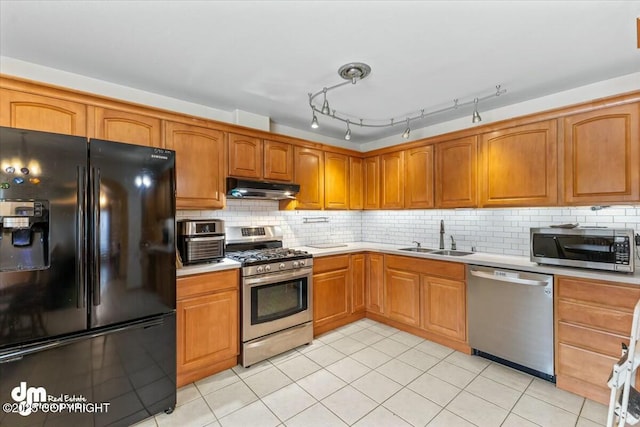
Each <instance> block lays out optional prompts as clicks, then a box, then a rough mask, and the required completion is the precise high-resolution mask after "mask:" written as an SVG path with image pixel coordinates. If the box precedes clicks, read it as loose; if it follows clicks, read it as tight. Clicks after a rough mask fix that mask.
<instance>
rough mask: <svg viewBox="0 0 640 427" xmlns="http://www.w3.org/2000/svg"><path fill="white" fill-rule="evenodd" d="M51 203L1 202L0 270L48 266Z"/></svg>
mask: <svg viewBox="0 0 640 427" xmlns="http://www.w3.org/2000/svg"><path fill="white" fill-rule="evenodd" d="M49 263H50V260H49V202H48V201H46V200H30V201H23V200H7V199H4V200H0V271H29V270H42V269H45V268H48V267H49Z"/></svg>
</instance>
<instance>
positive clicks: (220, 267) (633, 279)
mask: <svg viewBox="0 0 640 427" xmlns="http://www.w3.org/2000/svg"><path fill="white" fill-rule="evenodd" d="M340 245H342V246H339V247H335V248H322V249H319V248H313V247H310V246H296V247H293V248H292V249H299V250H304V251H307V252H309V253H310V254H312V255H313V256H314V258H319V257H325V256H332V255H345V254H352V253H358V252H375V253H383V254H388V255H397V256H405V257H414V258H422V259H431V260H437V261H448V262H457V263H461V264H471V265H481V266H485V267H497V268H504V269H510V270H521V271H528V272H532V273H542V274H553V275H556V276H567V277H576V278H583V279H592V280H604V281H608V282H618V283H625V284H629V285H635V286H640V269H638V270H636V272H635V273H633V274H629V273H614V272H607V271H600V270H587V269H582V268H574V267H557V266H550V265H538V264H536V263H533V262H531V261H529V259H528V258H525V257H518V256H511V255H499V254H491V253H486V252H475V253H473V254H471V255H466V256H448V255H430V254H428V253H415V252H409V251H402V250H400V249H401V248H403V247H406V245H391V244H387V243H373V242H350V243H341V244H340ZM344 245H346V246H344ZM240 267H241V265H240V263H239V262H237V261H233V260H231V259H228V258H225V259H223V260H222V261H220V262H217V263H212V264H197V265H192V266H186V267H183V268H180V269H177V270H176V277H185V276H191V275H194V274H203V273H213V272H216V271H224V270H231V269H237V268H240Z"/></svg>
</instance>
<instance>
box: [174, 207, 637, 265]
mask: <svg viewBox="0 0 640 427" xmlns="http://www.w3.org/2000/svg"><path fill="white" fill-rule="evenodd" d="M321 217H322V218H327V221H328V222H317V223H311V222H309V223H305V220H304V219H305V218H308V220H309V221H314V220H318V218H321ZM186 218H219V219H223V220H224V221H225V223H226V224H227V225H279V226H281V227H282V230H283V233H284V245H285V246H291V247H295V246H303V245H307V244H315V243H341V242H357V241H365V242H376V243H392V244H399V245H407V246H412V243H411V242H412V241H414V240H416V241H419V242H421V243H422V246H424V247H430V248H437V247H438V243H439V238H440V234H439V230H440V220H444V224H445V247H446V248H447V249H448V248H450V247H451V238H450V236H451V235H453V237H454V239H455V240H456V243H457V247H458V249H461V250H469V249H470V248H471V246H475V247H476V249H477V250H478V251H480V252H490V253H496V254H504V255H518V256H529V228H531V227H544V226H548V225H551V224H565V223H579V224H580V225H582V226H601V227H618V228H632V229H634V230H636V232H640V207H639V206H614V207H610V208H605V209H601V210H596V211H594V210H591V208H590V207H555V208H511V209H429V210H400V211H280V210H278V202H274V201H270V200H228V201H227V208H226V209H224V210H221V211H178V219H186ZM323 220H324V219H323Z"/></svg>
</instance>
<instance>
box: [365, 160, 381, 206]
mask: <svg viewBox="0 0 640 427" xmlns="http://www.w3.org/2000/svg"><path fill="white" fill-rule="evenodd" d="M363 178H364V208H365V209H380V156H373V157H367V158H365V159H364V176H363Z"/></svg>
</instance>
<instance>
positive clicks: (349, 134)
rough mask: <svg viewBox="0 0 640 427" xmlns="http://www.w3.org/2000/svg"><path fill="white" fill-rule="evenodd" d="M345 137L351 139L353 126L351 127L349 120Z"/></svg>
mask: <svg viewBox="0 0 640 427" xmlns="http://www.w3.org/2000/svg"><path fill="white" fill-rule="evenodd" d="M344 139H346V140H347V141H349V140H351V128H350V127H349V120H347V132H346V133H345V134H344Z"/></svg>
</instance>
